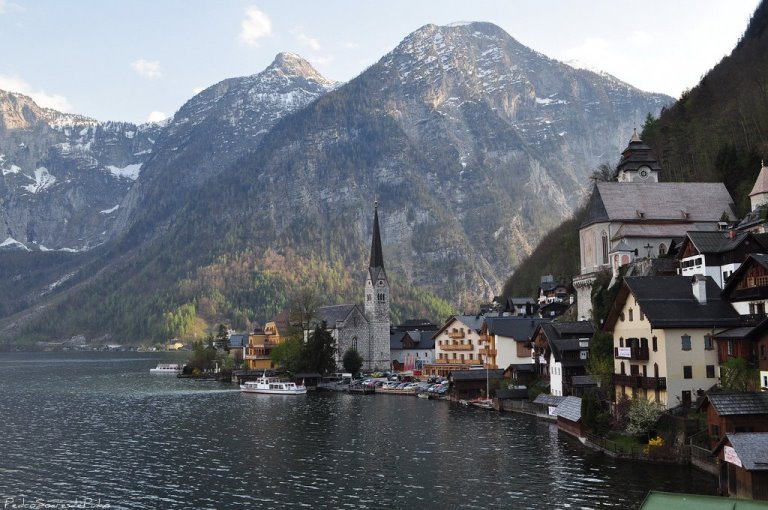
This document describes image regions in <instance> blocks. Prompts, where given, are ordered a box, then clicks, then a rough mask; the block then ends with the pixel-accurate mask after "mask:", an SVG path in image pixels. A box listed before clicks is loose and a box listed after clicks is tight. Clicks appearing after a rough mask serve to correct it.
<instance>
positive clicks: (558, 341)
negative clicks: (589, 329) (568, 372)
mask: <svg viewBox="0 0 768 510" xmlns="http://www.w3.org/2000/svg"><path fill="white" fill-rule="evenodd" d="M585 340H586V341H588V340H589V337H586V338H549V348H550V349H552V355H553V356H554V357H555V361H559V362H561V363H563V365H565V364H566V363H565V362H563V354H565V353H566V352H571V351H582V350H584V351H588V350H589V344H587V345H586V346H585V347H582V346H581V342H582V341H585ZM586 364H587V360H581V359H579V360H570V363H568V364H567V366H572V367H575V366H580V365H586Z"/></svg>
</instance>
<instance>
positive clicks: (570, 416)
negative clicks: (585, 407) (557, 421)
mask: <svg viewBox="0 0 768 510" xmlns="http://www.w3.org/2000/svg"><path fill="white" fill-rule="evenodd" d="M557 417H558V418H561V417H562V418H565V419H566V420H570V421H572V422H577V421H579V420H580V419H581V399H580V398H579V397H570V396H569V397H565V400H563V401H562V402H560V405H559V406H557Z"/></svg>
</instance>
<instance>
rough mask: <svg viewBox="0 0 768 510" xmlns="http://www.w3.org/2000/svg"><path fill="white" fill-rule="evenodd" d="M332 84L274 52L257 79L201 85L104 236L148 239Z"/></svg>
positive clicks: (299, 60) (296, 60) (298, 61)
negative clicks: (281, 122) (212, 180)
mask: <svg viewBox="0 0 768 510" xmlns="http://www.w3.org/2000/svg"><path fill="white" fill-rule="evenodd" d="M336 86H337V84H336V83H335V82H332V81H330V80H327V79H325V78H323V77H322V76H321V75H320V74H319V73H318V72H317V71H316V70H315V69H314V68H313V67H312V66H311V65H310V64H309V63H308V62H307V61H306V60H304V59H302V58H301V57H299V56H298V55H294V54H292V53H280V54H279V55H277V57H276V58H275V60H274V61H273V62H272V64H271V65H270V66H269V67H267V68H266V69H265V70H264V71H262V72H260V73H258V74H255V75H252V76H246V77H242V78H230V79H227V80H224V81H222V82H219V83H217V84H216V85H213V86H211V87H208V88H207V89H205V90H204V91H202V92H201V93H199V94H198V95H196V96H195V97H193V98H192V99H190V100H189V101H188V102H187V103H186V104H185V105H184V106H182V107H181V109H180V110H179V111H178V112H177V113H176V114H175V115H174V116H173V119H172V120H171V121H170V122H169V124H168V126H167V128H166V129H165V131H164V133H163V136H162V137H161V138H160V139H159V141H158V143H157V145H156V147H155V151H154V154H153V156H152V158H151V159H150V160H149V161H148V162H147V166H146V172H144V176H143V177H142V178H141V179H139V181H138V182H137V185H136V186H135V187H134V189H132V190H131V192H130V193H129V194H128V196H127V197H126V200H125V203H124V204H123V207H122V208H121V210H120V212H119V218H118V220H117V221H116V223H115V225H114V226H113V230H112V233H111V234H112V235H113V236H116V235H119V234H121V233H123V232H125V231H126V230H128V229H129V228H131V227H135V228H134V229H133V232H132V234H133V236H134V237H136V236H138V237H142V236H146V235H150V234H151V233H152V232H153V231H154V230H156V229H157V228H158V226H161V225H164V223H165V222H166V221H167V220H168V219H169V218H171V217H172V216H173V215H174V214H175V213H176V212H178V210H179V209H181V208H182V207H183V206H184V205H185V204H186V203H187V202H188V201H189V200H190V199H192V194H193V192H194V190H195V188H196V187H198V186H200V185H201V184H202V183H204V182H205V181H206V180H208V179H210V178H212V177H214V176H216V175H218V174H219V173H221V172H223V171H225V170H226V169H227V168H228V167H229V166H230V165H231V164H232V163H233V162H235V161H237V160H238V159H239V158H241V157H242V156H243V155H245V154H248V153H250V152H252V151H254V150H256V149H257V148H258V146H259V143H260V141H261V139H262V138H263V137H264V135H265V134H266V133H268V132H269V130H270V129H271V128H272V126H274V125H275V123H277V122H278V121H279V120H280V119H282V118H283V117H285V116H287V115H289V114H291V113H293V112H295V111H297V110H300V109H301V108H304V107H305V106H306V105H308V104H309V103H311V102H312V101H314V100H315V99H317V98H318V97H320V96H322V95H324V94H325V93H327V92H328V91H329V90H332V89H333V88H334V87H336Z"/></svg>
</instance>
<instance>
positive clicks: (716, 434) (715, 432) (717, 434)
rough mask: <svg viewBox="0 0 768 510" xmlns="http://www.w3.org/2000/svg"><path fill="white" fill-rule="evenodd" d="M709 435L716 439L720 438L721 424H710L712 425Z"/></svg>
mask: <svg viewBox="0 0 768 510" xmlns="http://www.w3.org/2000/svg"><path fill="white" fill-rule="evenodd" d="M709 435H710V436H711V437H712V439H713V440H715V441H718V440H720V426H719V425H714V424H713V425H710V427H709Z"/></svg>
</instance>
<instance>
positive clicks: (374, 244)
mask: <svg viewBox="0 0 768 510" xmlns="http://www.w3.org/2000/svg"><path fill="white" fill-rule="evenodd" d="M368 265H369V266H370V267H371V268H374V267H375V268H381V269H384V253H383V251H382V249H381V234H380V232H379V208H378V207H374V209H373V235H372V236H371V261H370V263H369V264H368ZM373 276H374V275H373V272H371V277H373ZM374 283H375V282H374Z"/></svg>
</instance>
